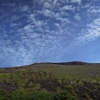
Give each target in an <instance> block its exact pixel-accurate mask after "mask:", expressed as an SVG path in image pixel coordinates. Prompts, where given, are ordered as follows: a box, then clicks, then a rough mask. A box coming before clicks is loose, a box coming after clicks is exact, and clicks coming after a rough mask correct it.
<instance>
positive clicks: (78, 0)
mask: <svg viewBox="0 0 100 100" xmlns="http://www.w3.org/2000/svg"><path fill="white" fill-rule="evenodd" d="M81 1H82V0H71V1H70V2H72V3H78V4H79V5H80V4H81Z"/></svg>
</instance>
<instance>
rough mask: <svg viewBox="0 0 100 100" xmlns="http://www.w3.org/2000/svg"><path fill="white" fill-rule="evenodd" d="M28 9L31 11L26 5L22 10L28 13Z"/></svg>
mask: <svg viewBox="0 0 100 100" xmlns="http://www.w3.org/2000/svg"><path fill="white" fill-rule="evenodd" d="M28 9H29V8H28V6H27V5H25V6H23V7H22V8H21V10H22V11H28Z"/></svg>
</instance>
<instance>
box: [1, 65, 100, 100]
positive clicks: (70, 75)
mask: <svg viewBox="0 0 100 100" xmlns="http://www.w3.org/2000/svg"><path fill="white" fill-rule="evenodd" d="M0 88H2V89H5V90H7V91H8V92H9V93H12V92H13V91H15V90H17V89H20V88H23V89H24V90H25V91H44V90H45V91H49V92H51V93H56V92H57V91H60V90H67V91H68V92H70V93H71V94H72V95H74V96H76V97H77V98H78V99H79V100H100V95H99V93H100V64H92V65H88V64H86V65H57V64H49V63H47V64H35V65H30V66H26V67H19V68H7V69H6V68H5V69H0Z"/></svg>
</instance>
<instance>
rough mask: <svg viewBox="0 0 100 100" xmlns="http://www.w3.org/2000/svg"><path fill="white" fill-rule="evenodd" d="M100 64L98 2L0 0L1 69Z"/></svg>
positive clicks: (87, 0)
mask: <svg viewBox="0 0 100 100" xmlns="http://www.w3.org/2000/svg"><path fill="white" fill-rule="evenodd" d="M67 61H85V62H100V0H0V67H13V66H21V65H28V64H32V63H35V62H67Z"/></svg>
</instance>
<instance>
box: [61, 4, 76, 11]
mask: <svg viewBox="0 0 100 100" xmlns="http://www.w3.org/2000/svg"><path fill="white" fill-rule="evenodd" d="M61 10H72V11H73V10H75V8H74V7H72V5H66V6H63V7H62V8H61Z"/></svg>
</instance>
